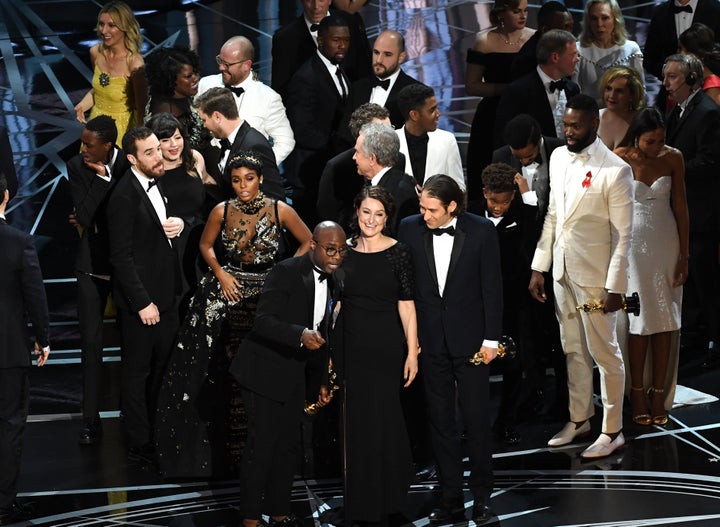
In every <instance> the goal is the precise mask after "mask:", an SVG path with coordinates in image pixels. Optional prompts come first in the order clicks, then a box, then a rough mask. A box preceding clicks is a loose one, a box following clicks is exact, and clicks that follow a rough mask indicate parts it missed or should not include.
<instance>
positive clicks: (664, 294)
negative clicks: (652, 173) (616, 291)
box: [628, 176, 683, 408]
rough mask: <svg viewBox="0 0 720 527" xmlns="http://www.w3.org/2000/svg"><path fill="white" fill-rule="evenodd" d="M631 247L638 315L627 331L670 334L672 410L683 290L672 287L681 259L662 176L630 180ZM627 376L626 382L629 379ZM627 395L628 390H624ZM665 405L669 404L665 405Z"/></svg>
mask: <svg viewBox="0 0 720 527" xmlns="http://www.w3.org/2000/svg"><path fill="white" fill-rule="evenodd" d="M634 185H635V203H634V213H633V243H632V245H631V247H630V254H629V270H630V272H629V280H628V292H629V293H633V292H635V291H637V292H638V294H639V295H640V315H639V316H637V317H636V316H634V315H630V316H629V317H628V320H629V322H628V323H629V329H630V333H632V334H635V335H651V334H653V333H660V332H665V331H670V332H674V333H675V334H674V335H673V337H672V338H671V347H670V360H669V362H668V372H667V376H666V381H665V395H666V405H665V406H666V408H670V407H672V401H673V397H674V394H675V386H676V384H677V367H678V356H679V350H680V339H679V329H680V326H681V320H680V317H681V313H682V291H683V288H682V287H673V286H672V281H673V276H674V274H675V266H676V264H677V260H678V257H679V255H680V241H679V238H678V232H677V224H676V222H675V215H674V214H673V211H672V208H671V207H670V197H671V192H672V177H670V176H662V177H660V178H658V179H656V180H655V181H654V182H653V184H652V185H650V186H648V185H646V184H645V183H643V182H641V181H635V182H634ZM651 367H652V356H651V353H648V354H647V360H646V364H645V383H644V386H645V387H646V388H647V387H649V386H652V375H651V373H652V369H651ZM629 377H630V376H629V375H628V379H629ZM628 393H629V392H628ZM668 405H669V406H668Z"/></svg>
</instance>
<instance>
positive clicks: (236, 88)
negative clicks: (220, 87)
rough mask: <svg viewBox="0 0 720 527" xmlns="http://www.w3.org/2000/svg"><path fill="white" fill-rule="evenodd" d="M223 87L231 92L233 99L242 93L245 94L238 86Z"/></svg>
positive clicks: (243, 89)
mask: <svg viewBox="0 0 720 527" xmlns="http://www.w3.org/2000/svg"><path fill="white" fill-rule="evenodd" d="M225 87H226V88H227V89H228V90H230V91H231V92H233V94H234V95H235V97H240V96H241V95H242V94H243V93H245V88H241V87H239V86H238V87H235V86H225Z"/></svg>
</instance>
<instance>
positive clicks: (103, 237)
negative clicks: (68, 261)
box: [67, 149, 130, 275]
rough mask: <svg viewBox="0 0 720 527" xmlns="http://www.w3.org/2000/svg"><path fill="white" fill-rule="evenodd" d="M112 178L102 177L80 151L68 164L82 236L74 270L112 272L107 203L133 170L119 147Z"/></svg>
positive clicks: (72, 193)
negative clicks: (106, 179) (89, 164)
mask: <svg viewBox="0 0 720 527" xmlns="http://www.w3.org/2000/svg"><path fill="white" fill-rule="evenodd" d="M116 152H117V156H116V158H115V164H114V165H113V166H112V168H111V169H110V174H111V177H110V181H105V180H104V179H103V178H101V177H99V176H98V175H97V174H96V173H95V171H94V170H92V169H90V168H88V167H87V166H86V165H85V163H84V162H83V158H82V155H80V154H78V155H76V156H75V157H73V158H72V159H70V161H68V163H67V171H68V179H69V180H70V194H71V196H72V201H73V206H74V207H75V215H76V216H77V222H78V223H79V224H80V225H81V226H82V228H83V230H82V237H81V238H80V246H79V248H78V253H77V256H76V258H75V269H76V270H78V271H82V272H84V273H91V274H100V275H110V274H111V267H110V240H109V234H108V225H107V212H106V209H107V203H108V198H109V197H110V193H111V192H112V190H113V189H114V188H115V186H116V185H117V182H118V181H119V180H120V178H122V177H123V176H124V175H125V173H126V172H127V171H128V170H129V169H130V163H129V162H128V160H127V156H126V155H125V152H123V151H122V150H119V149H116Z"/></svg>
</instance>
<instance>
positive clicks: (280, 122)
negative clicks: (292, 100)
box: [196, 73, 295, 165]
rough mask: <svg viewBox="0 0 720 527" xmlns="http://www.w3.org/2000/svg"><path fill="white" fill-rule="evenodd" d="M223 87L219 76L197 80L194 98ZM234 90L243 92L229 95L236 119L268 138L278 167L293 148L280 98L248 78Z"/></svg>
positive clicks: (268, 87)
mask: <svg viewBox="0 0 720 527" xmlns="http://www.w3.org/2000/svg"><path fill="white" fill-rule="evenodd" d="M223 86H224V84H223V81H222V73H218V74H216V75H208V76H207V77H203V78H202V79H200V83H199V84H198V95H200V94H202V93H204V92H206V91H207V90H209V89H210V88H219V87H223ZM238 86H239V87H241V88H242V89H243V90H245V92H244V93H242V94H241V95H240V96H237V95H233V97H235V101H236V102H237V106H238V112H239V113H240V117H241V118H242V119H243V120H244V121H247V123H248V124H249V125H250V126H251V127H253V128H254V129H255V130H257V131H258V132H260V133H261V134H263V135H264V136H265V138H266V139H270V138H272V150H273V153H274V154H275V160H276V161H277V164H278V165H279V164H280V163H282V162H283V161H284V160H285V158H286V157H287V156H288V155H290V152H292V149H293V148H294V147H295V137H294V136H293V131H292V128H291V127H290V121H288V118H287V114H286V112H285V105H283V101H282V98H281V97H280V95H279V94H278V93H277V92H276V91H275V90H273V89H272V88H271V87H270V86H267V85H266V84H263V83H262V82H260V81H256V80H255V79H253V78H252V75H248V77H247V79H245V80H244V81H243V82H242V83H240V84H239V85H238ZM196 97H197V95H196Z"/></svg>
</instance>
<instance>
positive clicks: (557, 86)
mask: <svg viewBox="0 0 720 527" xmlns="http://www.w3.org/2000/svg"><path fill="white" fill-rule="evenodd" d="M566 84H567V79H560V80H559V81H550V86H548V91H549V92H550V93H553V92H554V91H555V90H557V91H562V90H564V89H565V85H566Z"/></svg>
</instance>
